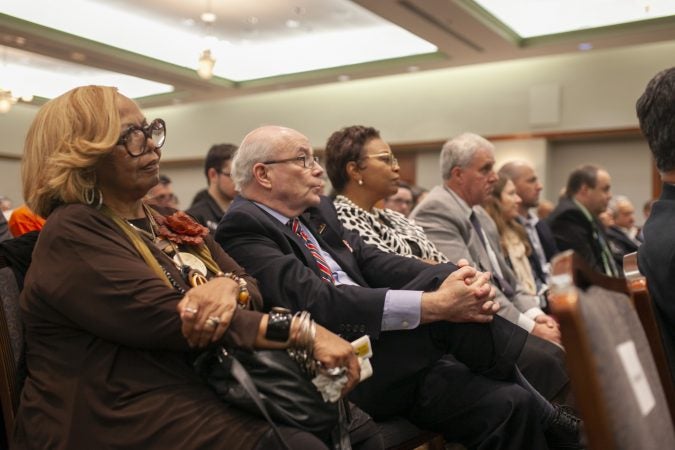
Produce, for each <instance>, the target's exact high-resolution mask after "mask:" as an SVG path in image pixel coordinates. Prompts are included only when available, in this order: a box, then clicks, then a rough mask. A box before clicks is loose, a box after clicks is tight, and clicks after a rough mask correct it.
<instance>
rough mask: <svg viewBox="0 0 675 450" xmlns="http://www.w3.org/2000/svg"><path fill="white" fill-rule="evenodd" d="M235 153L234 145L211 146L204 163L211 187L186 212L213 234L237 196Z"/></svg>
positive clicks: (207, 180)
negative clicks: (233, 175)
mask: <svg viewBox="0 0 675 450" xmlns="http://www.w3.org/2000/svg"><path fill="white" fill-rule="evenodd" d="M235 151H237V146H236V145H232V144H216V145H213V146H211V148H210V149H209V152H208V153H207V154H206V160H205V161H204V176H206V182H207V184H208V186H209V187H208V189H207V195H206V196H205V197H204V198H203V199H202V200H201V201H199V202H196V203H194V204H193V205H192V206H191V207H190V209H188V210H187V211H186V212H187V213H188V214H190V215H191V216H192V217H194V218H195V219H197V221H198V222H199V223H201V224H202V225H204V226H205V227H207V228H208V229H209V232H210V233H211V234H213V233H215V232H216V227H217V226H218V222H220V219H221V218H222V217H223V214H225V211H227V208H228V207H229V206H230V203H232V199H233V198H234V196H235V195H236V194H237V191H236V190H235V189H234V183H233V182H232V178H231V175H230V172H231V169H232V156H233V155H234V152H235Z"/></svg>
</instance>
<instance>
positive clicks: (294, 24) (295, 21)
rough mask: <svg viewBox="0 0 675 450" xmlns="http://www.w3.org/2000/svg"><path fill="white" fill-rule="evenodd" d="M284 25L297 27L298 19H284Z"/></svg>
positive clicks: (298, 24)
mask: <svg viewBox="0 0 675 450" xmlns="http://www.w3.org/2000/svg"><path fill="white" fill-rule="evenodd" d="M286 26H287V27H288V28H298V27H299V26H300V21H299V20H295V19H288V20H287V21H286Z"/></svg>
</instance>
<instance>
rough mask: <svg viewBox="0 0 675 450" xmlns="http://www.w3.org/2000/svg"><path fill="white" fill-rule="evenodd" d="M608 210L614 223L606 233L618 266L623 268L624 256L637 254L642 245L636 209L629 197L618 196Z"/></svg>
mask: <svg viewBox="0 0 675 450" xmlns="http://www.w3.org/2000/svg"><path fill="white" fill-rule="evenodd" d="M608 210H609V211H610V212H611V214H612V222H613V223H612V225H610V226H609V227H607V228H606V229H605V233H606V234H607V239H608V241H609V247H610V249H611V250H612V253H613V254H614V260H615V261H616V266H617V267H619V268H621V267H623V257H624V255H627V254H628V253H633V252H636V251H637V249H638V247H639V246H640V244H641V242H640V241H639V240H638V239H637V236H638V232H639V230H638V228H637V227H636V226H635V208H634V207H633V203H631V201H630V200H629V199H628V197H626V196H624V195H618V196H616V197H614V198H612V200H611V201H610V202H609V208H608Z"/></svg>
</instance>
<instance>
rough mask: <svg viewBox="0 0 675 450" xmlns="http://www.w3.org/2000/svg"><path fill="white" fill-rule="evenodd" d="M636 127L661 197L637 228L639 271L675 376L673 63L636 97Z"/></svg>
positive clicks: (671, 370)
mask: <svg viewBox="0 0 675 450" xmlns="http://www.w3.org/2000/svg"><path fill="white" fill-rule="evenodd" d="M636 108H637V115H638V118H639V119H640V129H641V130H642V134H643V135H644V137H645V138H646V139H647V141H648V142H649V148H650V149H651V151H652V155H653V156H654V160H655V161H656V167H657V169H658V170H659V174H660V175H661V181H662V182H663V186H662V189H663V190H662V191H661V196H660V197H659V199H658V201H656V202H655V203H654V204H653V206H652V210H651V213H650V214H649V218H648V219H647V222H646V223H645V226H644V227H643V229H642V230H643V236H644V242H643V244H642V245H641V246H640V249H639V250H638V265H639V267H640V271H641V272H642V273H643V274H644V275H645V276H646V277H647V286H648V288H649V293H650V294H651V297H652V299H653V301H654V303H655V305H656V316H657V320H658V321H659V325H660V328H661V335H662V336H663V341H664V347H665V349H666V354H667V355H668V362H669V364H670V373H671V376H673V381H675V295H674V294H673V293H675V276H673V275H674V274H675V234H674V233H673V223H674V221H675V127H674V124H675V68H670V69H667V70H664V71H662V72H660V73H658V74H656V76H655V77H654V78H652V80H651V81H650V82H649V84H647V88H646V89H645V92H644V93H643V94H642V96H641V97H640V99H639V100H638V102H637V106H636Z"/></svg>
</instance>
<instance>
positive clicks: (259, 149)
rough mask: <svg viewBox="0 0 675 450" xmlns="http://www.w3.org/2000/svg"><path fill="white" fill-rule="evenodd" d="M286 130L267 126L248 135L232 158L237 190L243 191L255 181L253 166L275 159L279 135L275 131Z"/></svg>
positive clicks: (233, 177) (232, 175)
mask: <svg viewBox="0 0 675 450" xmlns="http://www.w3.org/2000/svg"><path fill="white" fill-rule="evenodd" d="M275 129H276V130H278V131H281V130H284V128H282V127H271V126H265V127H260V128H256V129H255V130H253V131H251V132H250V133H248V134H247V135H246V136H245V137H244V140H243V141H241V144H239V148H238V149H237V151H236V152H235V153H234V156H233V157H232V170H231V171H230V172H231V175H230V176H231V178H232V181H233V182H234V186H235V189H237V190H238V191H240V192H241V191H242V190H243V189H244V188H246V186H248V185H249V184H251V182H252V181H253V166H254V165H256V164H257V163H261V162H264V161H268V160H270V159H273V158H274V155H275V154H276V153H277V150H278V148H277V143H278V141H279V139H278V134H276V133H273V132H272V131H273V130H275Z"/></svg>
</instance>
